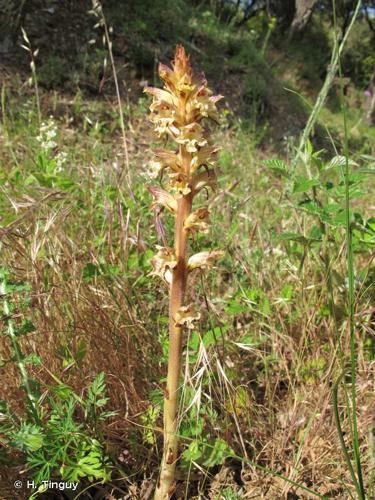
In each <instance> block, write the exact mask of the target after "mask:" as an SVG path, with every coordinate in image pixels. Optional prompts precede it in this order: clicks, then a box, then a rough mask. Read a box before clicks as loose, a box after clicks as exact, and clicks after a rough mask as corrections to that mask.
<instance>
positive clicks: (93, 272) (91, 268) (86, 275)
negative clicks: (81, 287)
mask: <svg viewBox="0 0 375 500" xmlns="http://www.w3.org/2000/svg"><path fill="white" fill-rule="evenodd" d="M99 274H100V270H99V268H98V266H96V265H95V264H93V263H92V262H89V263H87V264H86V265H85V267H84V268H83V271H82V277H83V279H84V280H85V281H86V282H87V281H91V280H93V279H94V278H96V277H97V276H98V275H99Z"/></svg>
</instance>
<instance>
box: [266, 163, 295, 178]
mask: <svg viewBox="0 0 375 500" xmlns="http://www.w3.org/2000/svg"><path fill="white" fill-rule="evenodd" d="M262 163H263V164H264V165H266V167H268V168H269V169H270V170H273V171H274V172H277V173H278V174H280V175H282V176H283V177H285V178H287V179H288V178H289V177H290V173H289V170H288V165H287V164H286V163H285V162H284V161H282V160H263V161H262Z"/></svg>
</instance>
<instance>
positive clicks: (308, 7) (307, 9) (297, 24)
mask: <svg viewBox="0 0 375 500" xmlns="http://www.w3.org/2000/svg"><path fill="white" fill-rule="evenodd" d="M317 3H318V0H296V13H295V15H294V18H293V22H292V25H291V27H290V38H292V37H293V35H294V34H295V33H299V32H301V31H302V30H303V28H305V26H306V25H307V23H308V22H309V21H310V18H311V15H312V13H313V11H314V8H315V6H316V4H317Z"/></svg>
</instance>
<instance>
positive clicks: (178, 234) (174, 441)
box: [155, 146, 193, 500]
mask: <svg viewBox="0 0 375 500" xmlns="http://www.w3.org/2000/svg"><path fill="white" fill-rule="evenodd" d="M180 154H181V157H182V159H183V164H184V171H185V172H186V174H187V175H188V174H189V169H190V162H191V155H190V153H188V152H187V151H186V148H185V147H184V146H181V147H180ZM192 203H193V195H192V193H189V194H187V195H186V196H183V197H182V198H180V199H179V200H178V209H177V216H176V225H175V240H174V251H175V255H176V260H177V266H176V267H175V268H174V269H173V277H172V284H171V289H170V296H169V353H168V375H167V387H166V390H165V397H164V450H163V458H162V463H161V472H160V480H159V484H158V486H157V488H156V492H155V500H167V499H169V498H170V496H171V494H172V493H173V490H174V478H175V470H176V462H177V453H178V435H177V431H178V421H177V418H178V415H177V409H178V396H179V394H178V392H179V379H180V374H181V365H182V334H183V331H182V328H181V327H180V326H176V323H175V318H176V314H177V311H178V310H179V309H180V307H181V306H182V305H183V302H184V296H185V290H186V282H187V260H186V249H187V232H186V230H185V229H184V222H185V220H186V218H187V217H188V216H189V215H190V213H191V208H192Z"/></svg>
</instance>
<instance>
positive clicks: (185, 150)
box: [145, 45, 223, 500]
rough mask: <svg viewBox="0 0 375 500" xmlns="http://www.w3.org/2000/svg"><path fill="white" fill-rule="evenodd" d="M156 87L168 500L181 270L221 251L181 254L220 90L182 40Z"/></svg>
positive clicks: (209, 173)
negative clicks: (164, 236) (164, 242)
mask: <svg viewBox="0 0 375 500" xmlns="http://www.w3.org/2000/svg"><path fill="white" fill-rule="evenodd" d="M159 76H160V78H161V79H162V80H163V82H164V89H159V88H152V87H147V88H146V89H145V92H146V93H148V94H150V95H151V96H152V98H153V102H152V104H151V106H150V110H151V115H150V119H151V121H152V123H153V124H154V126H155V131H156V133H157V134H158V136H159V137H160V138H167V137H169V138H171V139H172V141H174V143H176V148H175V150H174V151H171V150H167V149H156V150H154V151H153V152H154V155H155V159H154V161H152V163H151V173H152V176H153V177H160V178H164V179H165V176H164V175H163V174H164V173H167V178H168V180H167V181H166V182H164V187H165V189H162V188H160V187H150V188H149V190H150V192H151V194H152V196H153V198H154V203H153V207H154V208H155V207H160V209H159V210H160V211H162V210H164V209H167V210H168V212H170V213H171V214H172V215H173V217H174V218H175V233H174V246H173V248H169V247H158V248H157V250H158V251H157V253H156V255H155V256H154V258H153V259H152V260H151V264H152V266H153V269H154V270H153V273H152V274H154V275H157V276H160V277H161V278H162V279H163V281H164V282H165V283H166V284H167V286H168V287H169V297H170V300H169V355H168V375H167V386H166V388H165V394H164V451H163V458H162V463H161V472H160V479H159V482H158V485H157V488H156V493H155V499H157V500H160V499H163V500H164V499H168V498H170V496H171V495H172V493H173V491H174V488H175V468H176V462H177V458H178V436H177V431H178V420H177V419H178V415H177V404H178V390H179V378H180V373H181V354H182V340H183V330H184V328H193V327H194V321H196V320H199V318H200V313H199V311H198V310H197V308H196V307H195V306H194V304H185V290H186V284H187V280H188V276H189V274H190V273H191V272H192V271H193V270H195V269H209V268H211V267H212V266H213V264H214V262H215V260H216V259H217V258H219V257H220V256H221V255H222V254H223V252H221V251H219V250H214V251H203V252H200V253H197V254H195V255H192V256H190V257H188V254H187V247H188V238H189V236H190V237H192V238H194V236H195V235H196V233H197V232H204V233H206V232H207V231H208V227H209V215H210V214H209V210H208V207H207V206H203V207H200V208H197V209H195V210H194V209H193V200H194V198H195V197H196V195H197V194H198V193H199V192H201V191H202V190H206V191H207V193H208V191H209V188H210V189H211V190H212V189H214V188H215V183H216V173H215V170H214V166H215V162H216V159H217V152H218V151H219V148H218V147H217V146H214V145H211V144H210V142H209V138H208V131H207V130H206V129H205V128H204V127H203V121H204V119H205V118H210V119H212V120H214V121H218V112H217V109H216V103H217V102H218V101H219V100H220V99H221V98H222V96H213V95H212V92H211V91H210V89H209V88H208V87H207V81H206V80H205V78H204V76H200V77H196V76H195V75H193V72H192V67H191V65H190V61H189V58H188V57H187V55H186V53H185V49H184V48H183V47H182V46H180V45H179V46H177V48H176V54H175V58H174V61H173V62H172V69H171V68H169V67H168V66H165V65H164V64H160V65H159Z"/></svg>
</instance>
